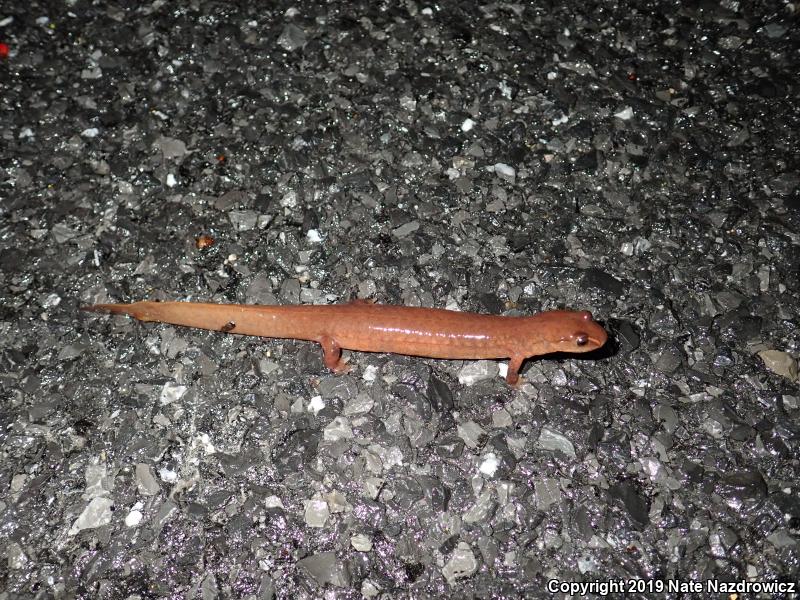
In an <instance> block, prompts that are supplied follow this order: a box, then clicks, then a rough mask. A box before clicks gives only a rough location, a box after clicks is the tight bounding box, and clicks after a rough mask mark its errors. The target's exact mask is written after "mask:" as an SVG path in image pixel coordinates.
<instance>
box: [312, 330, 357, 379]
mask: <svg viewBox="0 0 800 600" xmlns="http://www.w3.org/2000/svg"><path fill="white" fill-rule="evenodd" d="M319 343H320V346H322V361H323V362H324V363H325V366H326V367H328V368H329V369H330V370H331V371H333V372H334V373H347V372H348V371H349V370H350V365H348V364H347V363H346V362H344V361H343V360H342V347H341V346H340V345H339V344H337V343H336V340H334V339H333V338H332V337H329V336H324V337H323V338H322V339H321V340H320V341H319Z"/></svg>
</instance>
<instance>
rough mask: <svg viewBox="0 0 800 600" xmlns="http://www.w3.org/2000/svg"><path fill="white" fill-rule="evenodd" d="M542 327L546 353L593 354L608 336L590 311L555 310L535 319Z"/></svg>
mask: <svg viewBox="0 0 800 600" xmlns="http://www.w3.org/2000/svg"><path fill="white" fill-rule="evenodd" d="M534 318H535V319H537V321H538V326H539V327H541V328H542V329H541V333H540V335H541V337H540V339H541V340H542V341H543V345H544V347H545V348H546V350H545V352H572V353H576V352H581V353H583V352H591V351H592V350H597V349H598V348H602V347H603V345H604V344H605V343H606V340H608V334H607V333H606V330H605V329H603V328H602V327H601V326H600V325H599V324H598V323H597V322H596V321H595V320H594V319H592V313H590V312H589V311H586V310H583V311H575V310H553V311H549V312H545V313H541V314H539V315H536V316H535V317H534Z"/></svg>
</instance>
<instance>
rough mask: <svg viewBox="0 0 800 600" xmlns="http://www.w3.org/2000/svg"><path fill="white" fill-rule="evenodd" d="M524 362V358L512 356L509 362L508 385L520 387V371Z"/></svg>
mask: <svg viewBox="0 0 800 600" xmlns="http://www.w3.org/2000/svg"><path fill="white" fill-rule="evenodd" d="M524 360H525V357H524V356H512V357H511V359H510V360H509V361H508V371H507V372H506V383H508V385H510V386H512V387H519V385H520V378H519V370H520V368H522V361H524Z"/></svg>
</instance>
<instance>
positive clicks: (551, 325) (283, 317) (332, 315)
mask: <svg viewBox="0 0 800 600" xmlns="http://www.w3.org/2000/svg"><path fill="white" fill-rule="evenodd" d="M83 310H88V311H93V312H106V313H114V314H124V315H129V316H131V317H133V318H135V319H138V320H140V321H156V322H160V323H170V324H172V325H183V326H186V327H197V328H201V329H211V330H214V331H221V332H224V333H238V334H241V335H257V336H261V337H268V338H291V339H298V340H310V341H313V342H317V343H318V344H320V345H321V346H322V352H323V359H324V362H325V366H327V367H328V368H329V369H332V370H333V371H335V372H344V371H347V370H348V368H349V367H348V366H347V364H346V363H345V362H344V361H343V360H342V349H347V350H358V351H361V352H392V353H394V354H408V355H411V356H424V357H430V358H452V359H478V358H508V359H510V362H509V365H508V374H507V375H506V381H507V382H508V383H509V384H511V385H516V384H517V383H518V382H519V370H520V367H521V366H522V362H523V361H524V360H525V359H526V358H530V357H533V356H540V355H542V354H550V353H552V352H590V351H592V350H596V349H597V348H600V347H601V346H603V344H605V343H606V339H607V337H608V336H607V335H606V331H605V329H603V327H601V326H600V325H599V324H598V323H596V322H595V321H594V320H593V319H592V315H591V313H589V312H587V311H572V310H552V311H548V312H542V313H539V314H536V315H532V316H529V317H506V316H499V315H481V314H475V313H467V312H458V311H453V310H444V309H438V308H415V307H410V306H390V305H385V304H372V303H370V302H366V301H354V302H351V303H349V304H334V305H294V306H291V305H290V306H269V305H257V304H254V305H247V304H204V303H200V302H134V303H133V304H95V305H93V306H86V307H83Z"/></svg>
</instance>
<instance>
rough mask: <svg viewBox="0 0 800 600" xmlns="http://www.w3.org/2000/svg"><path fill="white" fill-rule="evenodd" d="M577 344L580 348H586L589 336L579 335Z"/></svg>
mask: <svg viewBox="0 0 800 600" xmlns="http://www.w3.org/2000/svg"><path fill="white" fill-rule="evenodd" d="M575 343H576V344H578V346H585V345H586V344H588V343H589V336H588V335H586V334H585V333H579V334H578V336H577V337H576V338H575Z"/></svg>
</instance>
